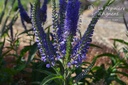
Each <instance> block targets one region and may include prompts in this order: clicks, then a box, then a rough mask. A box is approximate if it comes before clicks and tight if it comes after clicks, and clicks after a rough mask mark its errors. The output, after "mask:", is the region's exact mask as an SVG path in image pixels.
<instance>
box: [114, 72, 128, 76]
mask: <svg viewBox="0 0 128 85" xmlns="http://www.w3.org/2000/svg"><path fill="white" fill-rule="evenodd" d="M114 73H118V74H122V75H123V76H126V77H128V74H127V73H125V72H120V71H115V72H114Z"/></svg>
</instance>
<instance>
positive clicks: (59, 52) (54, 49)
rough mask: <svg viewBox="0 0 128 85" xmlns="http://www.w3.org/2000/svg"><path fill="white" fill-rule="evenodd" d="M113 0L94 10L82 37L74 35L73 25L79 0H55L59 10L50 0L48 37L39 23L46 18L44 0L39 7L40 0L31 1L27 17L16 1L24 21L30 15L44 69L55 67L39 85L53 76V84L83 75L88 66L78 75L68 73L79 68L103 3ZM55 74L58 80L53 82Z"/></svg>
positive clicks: (63, 84)
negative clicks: (49, 29)
mask: <svg viewBox="0 0 128 85" xmlns="http://www.w3.org/2000/svg"><path fill="white" fill-rule="evenodd" d="M19 1H20V0H19ZM113 2H114V0H108V1H107V3H106V4H105V5H104V6H103V9H101V10H99V12H97V13H96V14H95V16H94V18H93V19H92V21H91V22H90V24H89V25H88V28H87V30H86V31H85V33H84V35H83V37H82V38H78V36H77V29H78V20H79V16H80V13H79V9H80V1H79V0H59V10H57V8H56V3H55V0H52V4H53V11H52V13H53V14H52V18H53V24H52V27H53V32H52V34H51V35H52V39H50V38H49V37H50V33H46V32H45V30H44V27H43V24H44V22H45V21H46V18H47V15H46V9H47V5H46V4H47V0H44V4H43V6H42V7H40V0H36V1H35V4H33V5H32V13H31V14H32V15H31V18H29V17H28V15H27V13H26V12H25V11H24V9H23V8H22V6H21V7H20V3H19V8H20V10H21V11H20V13H21V18H22V19H24V21H26V22H27V20H28V19H31V21H30V20H29V22H31V23H32V26H33V31H34V34H35V37H36V42H37V45H38V48H39V52H40V55H41V60H42V62H44V63H46V67H47V69H49V68H53V69H54V70H55V73H52V74H50V75H48V76H47V77H46V78H44V80H43V81H42V83H41V85H45V84H46V83H49V84H50V85H52V83H50V82H49V81H51V80H54V81H53V82H54V83H56V84H57V85H58V84H59V85H73V84H74V85H75V84H79V80H81V79H82V77H83V75H84V74H86V72H87V71H88V70H85V71H84V72H82V73H81V74H79V75H78V77H77V75H76V76H75V78H74V77H73V76H72V74H73V73H74V72H75V70H76V69H77V68H81V65H82V64H83V62H84V60H85V58H86V53H87V50H88V48H89V45H90V43H91V40H92V35H93V32H94V27H95V24H96V23H97V21H98V19H99V18H100V17H101V15H102V13H103V11H104V10H105V7H106V6H109V5H110V4H111V3H113ZM23 14H24V15H23ZM22 15H23V16H22ZM26 17H27V18H26ZM26 19H27V20H26ZM92 66H93V64H92V65H91V66H90V67H89V68H88V69H91V67H92ZM57 78H58V79H59V80H58V81H59V82H60V83H58V82H57V80H56V79H57ZM73 81H74V82H73ZM56 84H53V85H56Z"/></svg>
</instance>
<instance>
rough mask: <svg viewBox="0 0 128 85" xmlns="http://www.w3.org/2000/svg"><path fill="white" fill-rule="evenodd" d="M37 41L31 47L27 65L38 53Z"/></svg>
mask: <svg viewBox="0 0 128 85" xmlns="http://www.w3.org/2000/svg"><path fill="white" fill-rule="evenodd" d="M37 49H38V48H37V43H34V44H33V45H32V46H31V49H30V51H29V56H28V60H27V62H26V65H28V64H29V63H30V62H31V61H32V59H33V58H34V56H35V54H36V51H37Z"/></svg>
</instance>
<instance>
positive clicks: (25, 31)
mask: <svg viewBox="0 0 128 85" xmlns="http://www.w3.org/2000/svg"><path fill="white" fill-rule="evenodd" d="M31 31H33V29H29V30H24V31H23V32H21V33H20V34H19V35H22V34H25V33H28V32H31Z"/></svg>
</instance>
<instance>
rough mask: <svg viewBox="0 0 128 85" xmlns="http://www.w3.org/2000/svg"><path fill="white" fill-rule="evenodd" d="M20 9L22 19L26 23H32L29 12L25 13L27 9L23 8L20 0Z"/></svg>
mask: <svg viewBox="0 0 128 85" xmlns="http://www.w3.org/2000/svg"><path fill="white" fill-rule="evenodd" d="M18 8H19V10H20V16H21V19H23V20H24V21H26V22H27V23H31V18H30V17H29V16H28V14H27V12H26V11H25V9H24V8H23V6H22V4H21V2H20V0H18Z"/></svg>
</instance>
